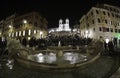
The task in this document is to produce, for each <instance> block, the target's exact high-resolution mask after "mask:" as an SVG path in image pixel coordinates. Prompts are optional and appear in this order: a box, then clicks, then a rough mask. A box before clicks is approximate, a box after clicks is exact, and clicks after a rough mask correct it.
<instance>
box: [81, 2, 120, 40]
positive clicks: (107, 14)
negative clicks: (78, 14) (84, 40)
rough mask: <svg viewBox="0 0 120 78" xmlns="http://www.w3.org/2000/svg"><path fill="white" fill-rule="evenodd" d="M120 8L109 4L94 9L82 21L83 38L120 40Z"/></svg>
mask: <svg viewBox="0 0 120 78" xmlns="http://www.w3.org/2000/svg"><path fill="white" fill-rule="evenodd" d="M119 20H120V8H119V7H116V6H111V5H108V4H103V5H97V6H96V7H92V8H91V9H90V10H89V12H88V13H87V14H86V15H83V16H82V18H81V19H80V30H81V36H82V37H89V38H93V39H99V38H103V39H109V40H111V39H114V38H117V39H118V40H119V39H120V21H119Z"/></svg>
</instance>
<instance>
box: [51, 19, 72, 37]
mask: <svg viewBox="0 0 120 78" xmlns="http://www.w3.org/2000/svg"><path fill="white" fill-rule="evenodd" d="M49 34H54V35H56V36H62V35H72V34H73V33H72V32H71V28H70V26H69V19H66V20H65V23H63V20H62V19H60V20H59V27H57V28H52V29H50V30H49Z"/></svg>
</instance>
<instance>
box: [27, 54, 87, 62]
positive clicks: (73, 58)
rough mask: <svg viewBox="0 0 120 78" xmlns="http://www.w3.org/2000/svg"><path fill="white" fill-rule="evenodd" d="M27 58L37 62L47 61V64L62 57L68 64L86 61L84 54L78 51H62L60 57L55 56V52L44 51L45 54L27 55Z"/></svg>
mask: <svg viewBox="0 0 120 78" xmlns="http://www.w3.org/2000/svg"><path fill="white" fill-rule="evenodd" d="M28 59H29V60H32V61H36V62H39V63H49V64H50V63H55V62H56V61H57V60H59V59H63V60H64V61H69V63H70V64H75V63H79V62H84V61H87V57H86V56H85V55H82V54H80V53H73V52H67V53H64V54H63V56H62V57H61V58H57V56H56V54H55V53H46V54H42V53H39V54H35V55H29V56H28ZM61 63H62V62H61Z"/></svg>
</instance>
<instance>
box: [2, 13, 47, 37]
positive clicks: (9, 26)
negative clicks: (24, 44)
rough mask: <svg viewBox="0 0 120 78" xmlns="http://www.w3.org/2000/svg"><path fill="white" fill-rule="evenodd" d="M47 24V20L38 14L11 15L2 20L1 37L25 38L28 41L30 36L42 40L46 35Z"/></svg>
mask: <svg viewBox="0 0 120 78" xmlns="http://www.w3.org/2000/svg"><path fill="white" fill-rule="evenodd" d="M47 24H48V22H47V20H46V19H45V18H44V17H42V16H41V15H40V14H39V13H38V12H30V13H26V14H22V15H17V14H13V15H11V16H10V17H7V18H6V19H5V20H4V23H3V25H4V26H3V27H4V28H3V30H4V32H3V35H5V36H9V37H11V38H23V37H26V38H29V39H30V37H32V36H34V37H36V38H44V37H46V35H47ZM41 32H42V34H41Z"/></svg>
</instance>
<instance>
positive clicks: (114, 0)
mask: <svg viewBox="0 0 120 78" xmlns="http://www.w3.org/2000/svg"><path fill="white" fill-rule="evenodd" d="M8 1H9V2H8ZM97 3H106V4H111V5H115V6H120V0H54V1H53V0H15V1H13V0H3V1H2V0H0V19H3V18H6V17H7V16H9V15H11V14H13V13H15V12H16V13H18V14H19V13H26V12H30V11H37V12H40V14H42V15H43V16H44V17H46V19H47V20H48V26H49V27H58V20H59V19H60V18H62V19H66V18H69V19H70V25H71V26H72V25H74V24H75V23H76V21H79V19H80V18H81V16H82V15H83V14H85V13H87V12H88V11H89V9H90V8H91V7H92V6H95V5H96V4H97Z"/></svg>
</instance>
